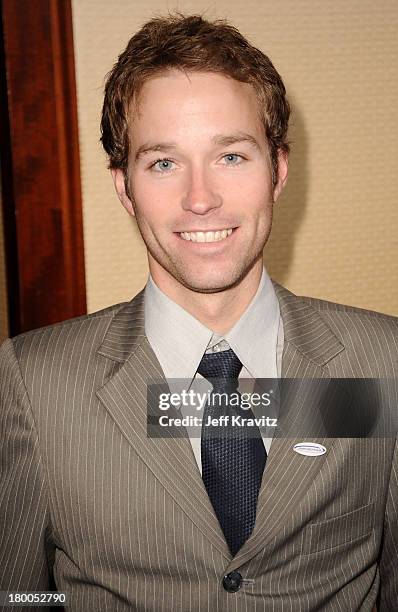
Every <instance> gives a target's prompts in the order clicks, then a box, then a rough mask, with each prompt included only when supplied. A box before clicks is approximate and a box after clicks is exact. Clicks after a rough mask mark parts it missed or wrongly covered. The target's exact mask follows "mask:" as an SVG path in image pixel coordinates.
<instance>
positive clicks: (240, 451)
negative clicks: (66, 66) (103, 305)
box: [0, 15, 398, 612]
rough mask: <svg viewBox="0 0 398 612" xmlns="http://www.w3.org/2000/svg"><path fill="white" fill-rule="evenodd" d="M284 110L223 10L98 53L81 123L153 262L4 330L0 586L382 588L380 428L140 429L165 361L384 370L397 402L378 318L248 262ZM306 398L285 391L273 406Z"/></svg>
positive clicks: (301, 404) (388, 486) (256, 255)
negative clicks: (78, 312)
mask: <svg viewBox="0 0 398 612" xmlns="http://www.w3.org/2000/svg"><path fill="white" fill-rule="evenodd" d="M288 118H289V106H288V103H287V100H286V97H285V88H284V86H283V83H282V81H281V79H280V77H279V75H278V73H277V72H276V70H275V68H274V67H273V65H272V63H271V62H270V60H269V59H268V58H267V57H266V56H265V55H264V54H263V53H261V52H260V51H259V50H257V49H255V48H254V47H252V46H251V45H250V44H249V43H248V42H247V41H246V40H245V39H244V38H243V37H242V35H241V34H240V33H239V32H238V31H237V30H235V29H234V28H232V27H231V26H228V25H227V24H225V23H223V22H214V23H210V22H207V21H205V20H203V19H202V18H201V17H198V16H190V17H184V16H181V15H176V16H174V17H168V18H164V19H163V18H157V19H153V20H151V21H150V22H148V23H147V24H146V25H145V26H144V27H143V28H142V29H141V30H140V31H139V32H138V33H137V34H136V35H135V36H133V38H132V39H131V40H130V42H129V44H128V46H127V48H126V50H125V51H124V53H122V55H121V56H120V57H119V60H118V62H117V64H116V65H115V67H114V68H113V70H112V72H111V73H110V75H109V77H108V81H107V85H106V92H105V102H104V109H103V117H102V142H103V145H104V147H105V150H106V151H107V153H108V155H109V160H110V164H109V165H110V169H111V173H112V177H113V180H114V183H115V188H116V192H117V194H118V197H119V199H120V200H121V202H122V204H123V206H124V207H125V208H126V210H127V211H128V213H129V214H130V215H133V216H134V217H135V219H136V221H137V224H138V227H139V230H140V232H141V235H142V238H143V240H144V242H145V244H146V247H147V250H148V261H149V269H150V278H149V280H148V284H147V286H146V288H145V291H143V292H141V293H139V294H138V295H137V296H136V297H135V298H134V299H133V300H132V301H131V302H130V303H128V304H119V305H116V306H113V307H111V308H108V309H106V310H103V311H101V312H98V313H94V314H93V315H89V316H85V317H80V318H78V319H75V320H72V321H68V322H66V323H62V324H59V325H55V326H51V327H48V328H45V329H41V330H36V331H34V332H30V333H27V334H24V335H22V336H19V337H17V338H15V339H14V340H8V341H6V342H5V343H4V344H3V346H2V349H1V352H0V372H1V383H0V398H1V399H0V406H1V412H0V414H1V424H2V425H1V435H2V450H1V453H2V454H1V470H2V471H1V480H0V483H1V487H0V516H1V521H2V526H3V529H2V532H1V535H0V537H1V540H0V542H1V544H0V586H1V589H2V590H9V591H19V592H21V591H28V590H30V591H43V590H46V589H48V588H49V586H50V585H51V582H50V580H51V578H52V576H53V578H54V580H55V584H56V587H57V589H58V591H59V592H61V593H65V594H66V596H67V598H68V604H69V609H70V610H79V611H80V610H81V611H83V610H94V611H97V610H112V611H113V610H128V609H130V610H131V609H133V610H170V611H171V610H173V611H175V610H181V611H182V612H187V611H188V610H192V611H193V610H200V611H202V610H203V611H205V610H207V611H214V610H221V611H224V610H264V611H268V610H274V611H279V610H280V611H287V610H289V611H291V610H294V611H295V612H298V611H303V612H304V611H307V612H308V611H312V612H315V611H319V610H330V611H340V612H341V611H343V612H354V611H362V612H370V611H371V610H373V609H374V607H375V605H376V604H377V605H378V610H380V611H383V612H387V611H388V612H392V611H394V610H398V569H397V568H398V563H397V552H398V519H397V507H398V473H397V458H396V454H395V455H394V448H395V440H394V437H393V436H384V437H378V438H371V439H361V438H356V437H349V438H348V437H344V434H343V435H342V436H341V437H334V438H331V437H328V436H327V435H326V436H324V437H322V438H319V437H315V436H314V437H313V436H312V433H311V434H310V435H309V436H308V438H309V439H308V440H305V439H304V438H303V432H301V431H300V432H299V436H298V437H297V439H292V437H291V436H284V435H277V434H275V435H274V436H272V434H270V435H265V434H264V432H263V431H262V430H260V428H259V427H257V426H256V427H254V428H253V430H252V434H251V435H240V434H239V435H238V436H237V438H236V439H234V438H229V437H227V436H225V435H224V433H223V431H221V432H219V434H218V436H216V437H215V438H214V437H213V438H212V437H211V436H209V435H208V434H207V433H206V432H205V427H204V425H203V423H202V427H201V437H199V438H198V437H195V436H194V435H191V436H190V437H187V436H178V435H173V434H171V435H166V434H165V435H164V436H162V437H154V436H153V437H151V436H148V435H147V398H148V397H149V395H148V389H153V388H155V387H154V385H155V384H156V383H158V382H159V381H163V382H164V379H165V378H166V379H170V381H169V384H170V389H172V387H173V385H174V384H175V381H176V379H183V380H184V381H185V383H186V387H187V389H188V388H190V385H191V383H195V382H198V381H202V382H204V383H205V384H208V385H209V389H210V390H211V389H212V390H213V393H215V385H216V384H217V380H218V379H220V380H221V387H220V389H221V390H222V391H224V390H225V389H226V388H227V386H225V385H226V383H230V385H231V386H230V387H229V391H231V389H233V390H238V391H239V389H240V388H241V387H240V385H241V383H242V381H243V379H249V381H250V380H253V379H274V378H278V377H282V379H283V380H285V379H289V378H293V379H305V380H307V381H312V380H318V379H319V380H321V381H322V380H325V381H331V380H332V379H346V378H347V379H352V378H354V379H355V378H369V379H373V378H378V377H384V378H386V380H388V381H389V387H388V389H389V394H390V398H393V402H394V398H395V397H396V393H397V389H396V381H395V377H396V375H397V370H398V357H397V355H398V352H397V346H398V325H397V320H396V319H394V318H392V317H388V316H384V315H379V314H376V313H371V312H367V311H363V310H357V309H354V308H349V307H344V306H340V305H336V304H331V303H327V302H322V301H320V300H313V299H308V298H299V297H296V296H294V295H293V294H291V293H290V292H289V291H287V290H286V289H284V288H282V287H280V286H278V285H276V284H273V283H272V282H271V281H270V279H269V277H268V276H267V273H266V271H265V270H264V269H263V263H262V252H263V247H264V245H265V243H266V241H267V238H268V236H269V232H270V229H271V222H272V209H273V204H274V202H275V201H276V200H277V198H278V196H279V195H280V193H281V191H282V189H283V187H284V185H285V184H286V180H287V167H288V159H287V158H288V151H289V147H288V144H287V140H286V135H287V127H288ZM203 379H205V380H204V381H203ZM212 385H213V386H212ZM339 388H340V387H339ZM300 393H301V395H300ZM338 393H340V392H338ZM344 393H345V392H343V391H341V395H339V394H338V402H337V403H336V404H335V406H336V408H339V409H341V407H343V410H346V411H348V410H349V409H350V410H351V408H350V404H349V403H348V402H347V399H346V395H344ZM211 397H213V396H212V395H211V394H210V395H209V396H208V401H207V403H206V405H205V406H204V407H203V411H202V416H203V418H204V417H205V416H209V415H210V417H211V413H210V412H209V406H210V398H211ZM226 397H227V398H228V397H230V395H228V394H227V395H226ZM323 397H324V396H322V398H323ZM394 405H395V404H394ZM319 407H321V408H324V401H323V399H322V401H320V402H319V405H318V406H317V402H316V401H315V400H314V399H313V398H312V396H311V394H310V395H308V394H307V395H305V393H304V392H301V391H300V392H299V393H298V395H297V396H295V401H294V402H293V404H291V405H290V409H289V410H288V413H289V415H290V416H289V418H291V419H292V421H293V424H294V423H295V424H296V425H294V426H297V427H298V425H297V424H298V423H299V422H300V421H301V419H302V418H303V419H306V420H307V421H308V422H310V421H311V419H312V417H313V416H314V418H315V417H316V416H317V415H318V412H317V410H318V408H319ZM358 408H359V410H361V409H362V408H363V406H362V404H361V402H359V406H358ZM237 410H239V408H238V409H237ZM253 412H255V410H254V408H253ZM253 412H250V415H253ZM330 412H331V411H330V410H329V411H328V410H326V411H324V413H325V414H326V417H327V418H329V416H330ZM282 416H283V415H282ZM288 421H289V419H287V420H286V421H285V423H287V422H288ZM281 423H282V431H283V424H284V421H283V418H282V419H281ZM220 429H221V428H220ZM267 431H268V430H267ZM245 433H247V431H246V432H245ZM268 434H269V431H268ZM214 440H216V442H214ZM217 440H218V441H217ZM297 451H298V452H297ZM395 452H396V451H395ZM231 492H232V494H231Z"/></svg>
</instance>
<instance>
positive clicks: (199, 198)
mask: <svg viewBox="0 0 398 612" xmlns="http://www.w3.org/2000/svg"><path fill="white" fill-rule="evenodd" d="M181 206H182V208H183V209H184V210H186V211H191V212H193V213H195V214H196V215H205V214H207V213H208V212H210V211H211V210H213V209H216V208H219V207H220V206H222V198H221V196H220V195H219V194H217V193H216V192H215V191H214V185H211V178H210V177H209V173H208V172H207V173H206V170H205V169H203V168H198V167H197V168H192V169H191V172H190V174H189V177H188V178H187V186H186V189H185V193H184V195H183V197H182V201H181Z"/></svg>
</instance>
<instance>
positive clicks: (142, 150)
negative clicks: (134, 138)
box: [134, 131, 261, 161]
mask: <svg viewBox="0 0 398 612" xmlns="http://www.w3.org/2000/svg"><path fill="white" fill-rule="evenodd" d="M212 142H213V143H214V144H215V145H218V146H222V147H228V146H229V145H233V144H236V143H238V142H248V143H249V144H250V145H251V146H252V147H253V148H255V149H257V150H258V151H260V150H261V147H260V145H259V143H258V142H257V140H256V139H255V138H254V136H252V135H251V134H248V133H247V132H241V131H238V132H234V133H233V134H216V135H215V136H214V137H213V138H212ZM177 147H178V145H177V143H176V142H157V143H153V144H152V143H150V142H146V143H144V144H142V145H141V146H140V147H138V149H137V151H136V154H135V158H134V159H135V161H138V160H139V159H140V158H141V157H143V156H144V155H147V154H148V153H153V152H155V151H164V152H167V151H172V150H173V149H176V148H177Z"/></svg>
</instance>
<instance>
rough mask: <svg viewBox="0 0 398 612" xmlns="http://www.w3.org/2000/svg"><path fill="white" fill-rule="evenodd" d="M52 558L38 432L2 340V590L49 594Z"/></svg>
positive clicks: (13, 360)
mask: <svg viewBox="0 0 398 612" xmlns="http://www.w3.org/2000/svg"><path fill="white" fill-rule="evenodd" d="M53 554H54V549H53V548H52V544H51V524H50V519H49V511H48V495H47V490H46V485H45V480H44V469H43V463H42V459H41V456H40V450H39V440H38V435H37V429H36V425H35V422H34V418H33V413H32V409H31V405H30V402H29V398H28V394H27V391H26V388H25V385H24V382H23V380H22V376H21V371H20V368H19V364H18V361H17V359H16V356H15V351H14V347H13V343H12V341H11V340H6V341H5V342H4V343H3V344H2V345H1V347H0V590H2V591H7V590H10V591H26V590H30V591H43V590H52V585H53V583H52V569H51V563H52V559H53ZM3 609H4V610H6V609H7V610H9V608H3V607H1V606H0V610H3ZM33 609H34V608H33ZM24 610H27V608H24Z"/></svg>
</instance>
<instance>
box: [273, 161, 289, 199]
mask: <svg viewBox="0 0 398 612" xmlns="http://www.w3.org/2000/svg"><path fill="white" fill-rule="evenodd" d="M288 167H289V158H288V154H287V153H286V152H285V151H282V149H279V151H278V164H277V174H276V183H275V186H274V191H273V201H274V202H276V201H277V199H278V198H279V196H280V195H281V193H282V190H283V188H284V187H285V185H286V183H287V174H288Z"/></svg>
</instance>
